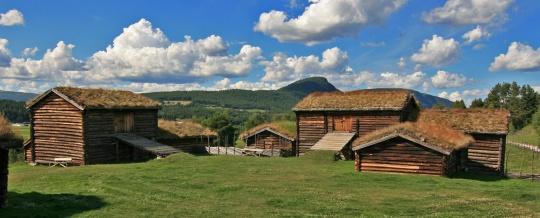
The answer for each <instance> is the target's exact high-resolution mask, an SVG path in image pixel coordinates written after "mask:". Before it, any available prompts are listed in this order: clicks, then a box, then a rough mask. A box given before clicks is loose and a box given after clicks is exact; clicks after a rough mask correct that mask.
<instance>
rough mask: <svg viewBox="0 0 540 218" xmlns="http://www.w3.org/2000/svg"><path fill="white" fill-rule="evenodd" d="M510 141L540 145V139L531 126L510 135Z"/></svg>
mask: <svg viewBox="0 0 540 218" xmlns="http://www.w3.org/2000/svg"><path fill="white" fill-rule="evenodd" d="M507 140H508V141H513V142H519V143H525V144H530V145H537V146H538V145H540V137H539V136H538V134H537V133H536V131H535V130H534V129H533V128H532V126H531V125H529V126H526V127H525V128H523V129H521V130H519V131H517V132H515V133H511V134H509V135H508V138H507Z"/></svg>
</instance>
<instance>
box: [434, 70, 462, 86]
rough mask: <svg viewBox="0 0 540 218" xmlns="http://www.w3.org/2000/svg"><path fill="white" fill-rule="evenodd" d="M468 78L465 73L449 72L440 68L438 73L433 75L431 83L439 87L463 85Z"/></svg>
mask: <svg viewBox="0 0 540 218" xmlns="http://www.w3.org/2000/svg"><path fill="white" fill-rule="evenodd" d="M466 82H467V78H466V77H465V76H463V75H457V74H452V73H448V72H446V71H442V70H439V71H438V72H437V75H435V76H433V77H431V84H432V85H433V86H434V87H435V88H438V89H445V88H457V87H463V86H464V85H465V83H466Z"/></svg>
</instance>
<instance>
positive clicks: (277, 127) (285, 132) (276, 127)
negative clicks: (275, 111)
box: [239, 123, 296, 139]
mask: <svg viewBox="0 0 540 218" xmlns="http://www.w3.org/2000/svg"><path fill="white" fill-rule="evenodd" d="M265 128H269V129H271V130H273V131H274V132H277V133H280V134H283V135H285V136H287V137H289V138H293V139H295V138H296V131H291V130H289V129H287V128H285V127H283V126H281V125H280V123H263V124H261V125H258V126H255V127H253V128H251V129H248V130H246V131H244V132H243V133H242V134H240V136H239V137H240V138H241V139H243V138H244V137H246V136H249V135H252V134H254V133H257V132H259V131H261V130H264V129H265Z"/></svg>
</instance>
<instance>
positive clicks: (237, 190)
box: [0, 152, 540, 217]
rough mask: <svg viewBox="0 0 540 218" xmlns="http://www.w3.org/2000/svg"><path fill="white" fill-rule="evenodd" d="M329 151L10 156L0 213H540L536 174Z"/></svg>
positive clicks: (333, 214)
mask: <svg viewBox="0 0 540 218" xmlns="http://www.w3.org/2000/svg"><path fill="white" fill-rule="evenodd" d="M331 156H332V155H331V154H330V153H328V152H311V153H308V154H306V155H305V156H303V157H300V158H261V157H247V156H246V157H237V156H225V155H214V156H193V155H189V154H175V155H172V156H170V157H168V158H165V159H156V160H151V161H147V162H140V163H123V164H100V165H90V166H79V167H68V168H61V167H53V168H49V167H47V166H29V165H27V164H23V163H17V164H12V165H11V166H10V176H9V192H8V197H9V206H8V208H6V209H2V210H0V217H68V216H70V217H111V216H113V217H282V216H284V217H314V216H315V217H362V216H365V217H373V216H376V217H381V216H389V217H403V216H426V217H451V216H460V217H464V216H467V217H471V216H480V217H493V216H495V217H509V216H525V217H538V216H540V201H538V199H540V183H537V182H530V181H524V180H518V179H502V178H496V177H490V176H479V175H471V174H466V173H460V174H455V175H454V176H453V177H451V178H441V177H431V176H409V175H395V174H378V173H357V172H355V171H354V162H353V161H333V160H332V159H331V158H330V157H331Z"/></svg>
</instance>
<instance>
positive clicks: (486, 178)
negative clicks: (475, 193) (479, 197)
mask: <svg viewBox="0 0 540 218" xmlns="http://www.w3.org/2000/svg"><path fill="white" fill-rule="evenodd" d="M449 178H453V179H468V180H477V181H483V182H496V181H501V180H506V179H508V177H506V176H495V175H486V174H477V173H468V172H456V173H453V174H452V175H451V176H449Z"/></svg>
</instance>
